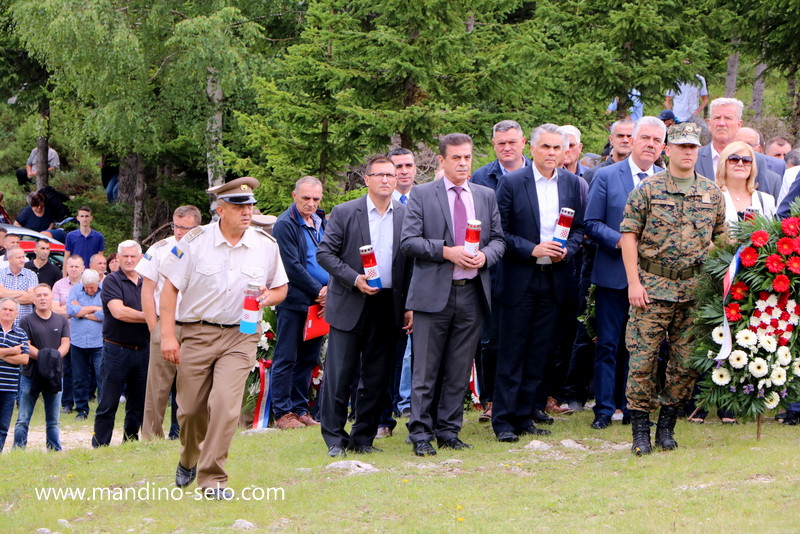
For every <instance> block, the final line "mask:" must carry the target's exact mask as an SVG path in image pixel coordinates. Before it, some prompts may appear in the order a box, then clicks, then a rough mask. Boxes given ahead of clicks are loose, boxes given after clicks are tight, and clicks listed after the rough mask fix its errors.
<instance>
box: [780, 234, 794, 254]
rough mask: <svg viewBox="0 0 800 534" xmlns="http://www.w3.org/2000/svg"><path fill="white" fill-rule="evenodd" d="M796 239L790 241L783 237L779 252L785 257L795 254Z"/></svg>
mask: <svg viewBox="0 0 800 534" xmlns="http://www.w3.org/2000/svg"><path fill="white" fill-rule="evenodd" d="M794 250H795V246H794V239H790V238H788V237H782V238H780V239H778V252H780V253H781V254H783V255H784V256H788V255H789V254H791V253H792V252H794Z"/></svg>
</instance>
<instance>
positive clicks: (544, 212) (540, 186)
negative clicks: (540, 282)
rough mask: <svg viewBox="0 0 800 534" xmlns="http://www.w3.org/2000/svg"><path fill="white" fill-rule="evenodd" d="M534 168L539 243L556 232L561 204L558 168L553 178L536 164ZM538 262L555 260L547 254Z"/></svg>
mask: <svg viewBox="0 0 800 534" xmlns="http://www.w3.org/2000/svg"><path fill="white" fill-rule="evenodd" d="M532 168H533V180H534V183H535V184H536V197H537V199H538V201H539V243H544V242H545V241H552V240H553V237H554V236H555V234H556V225H557V224H558V216H559V214H560V213H561V208H560V206H561V204H559V202H558V169H556V170H554V171H553V177H552V178H545V177H544V175H542V173H540V172H539V169H537V168H536V165H533V166H532ZM536 263H539V264H548V263H553V261H552V260H551V259H550V258H548V257H547V256H545V257H542V258H537V259H536Z"/></svg>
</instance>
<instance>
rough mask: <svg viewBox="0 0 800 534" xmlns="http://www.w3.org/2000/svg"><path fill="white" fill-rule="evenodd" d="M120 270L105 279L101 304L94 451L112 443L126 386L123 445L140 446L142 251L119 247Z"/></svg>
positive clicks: (146, 336) (146, 334) (144, 343)
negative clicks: (133, 443)
mask: <svg viewBox="0 0 800 534" xmlns="http://www.w3.org/2000/svg"><path fill="white" fill-rule="evenodd" d="M117 257H118V258H119V270H118V271H116V272H113V273H111V274H109V275H108V276H106V278H105V280H104V281H103V287H102V288H101V293H100V295H101V298H102V300H103V314H104V315H105V317H104V318H103V367H102V375H103V376H102V380H101V382H102V388H103V389H102V390H101V391H100V396H99V400H100V403H99V404H98V406H97V414H96V416H95V420H94V435H93V436H92V447H95V448H97V447H100V446H103V445H109V444H110V443H111V434H112V432H113V431H114V418H115V417H116V414H117V407H118V406H119V397H120V394H121V393H122V386H123V384H124V385H125V386H126V391H125V396H126V398H127V402H126V403H125V424H124V427H123V436H122V440H123V441H127V440H131V439H132V440H138V439H139V429H140V428H141V426H142V417H143V413H144V396H145V387H146V386H147V364H148V359H149V358H148V356H149V341H150V331H149V330H148V329H147V323H146V322H145V317H144V312H143V311H142V281H143V277H142V276H140V275H139V273H137V272H136V264H137V263H138V262H139V260H140V259H141V257H142V247H141V246H140V245H139V243H137V242H136V241H132V240H127V241H123V242H122V243H120V244H119V246H118V247H117Z"/></svg>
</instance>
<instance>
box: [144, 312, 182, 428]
mask: <svg viewBox="0 0 800 534" xmlns="http://www.w3.org/2000/svg"><path fill="white" fill-rule="evenodd" d="M175 329H176V333H177V332H179V331H180V325H175ZM177 372H178V367H177V366H176V365H175V364H174V363H172V362H168V361H167V360H165V359H164V358H163V357H162V356H161V321H158V322H157V323H156V326H155V328H153V331H152V332H150V364H149V366H148V367H147V391H146V393H145V396H144V421H143V422H142V439H155V438H159V439H162V438H163V437H164V428H163V426H164V411H165V410H166V409H167V401H168V400H169V392H170V391H171V390H172V382H173V381H174V380H175V374H176V373H177Z"/></svg>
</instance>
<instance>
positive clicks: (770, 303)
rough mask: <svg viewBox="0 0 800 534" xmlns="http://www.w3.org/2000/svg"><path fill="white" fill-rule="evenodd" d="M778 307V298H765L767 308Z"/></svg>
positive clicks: (772, 296) (775, 296)
mask: <svg viewBox="0 0 800 534" xmlns="http://www.w3.org/2000/svg"><path fill="white" fill-rule="evenodd" d="M777 305H778V296H777V295H770V296H769V297H767V306H777Z"/></svg>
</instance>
